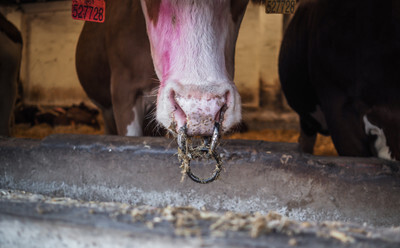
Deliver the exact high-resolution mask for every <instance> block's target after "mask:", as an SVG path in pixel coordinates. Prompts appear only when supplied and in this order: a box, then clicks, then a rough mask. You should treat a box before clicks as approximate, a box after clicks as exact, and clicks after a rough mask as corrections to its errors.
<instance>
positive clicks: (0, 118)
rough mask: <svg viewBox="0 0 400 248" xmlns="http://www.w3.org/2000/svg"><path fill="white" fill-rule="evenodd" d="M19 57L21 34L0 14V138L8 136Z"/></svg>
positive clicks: (19, 62)
mask: <svg viewBox="0 0 400 248" xmlns="http://www.w3.org/2000/svg"><path fill="white" fill-rule="evenodd" d="M21 56H22V37H21V33H20V32H19V31H18V29H17V28H16V27H15V26H14V25H13V24H12V23H11V22H9V21H8V20H7V19H6V18H5V17H4V16H3V15H2V14H1V13H0V136H9V135H10V125H11V120H12V112H13V109H14V104H15V98H16V94H17V80H18V75H19V69H20V65H21Z"/></svg>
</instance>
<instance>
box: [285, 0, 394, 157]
mask: <svg viewBox="0 0 400 248" xmlns="http://www.w3.org/2000/svg"><path fill="white" fill-rule="evenodd" d="M279 76H280V81H281V85H282V90H283V92H284V94H285V96H286V99H287V101H288V103H289V105H290V106H291V107H292V108H293V109H294V110H295V111H296V112H297V113H298V115H299V117H300V129H301V134H300V138H299V143H300V148H301V149H302V150H303V151H304V152H308V153H312V151H313V146H314V143H315V137H316V134H317V133H321V134H325V135H328V134H330V135H331V137H332V140H333V143H334V145H335V147H336V149H337V151H338V153H339V155H343V156H362V157H370V156H376V157H380V158H384V159H391V160H399V159H400V97H399V96H400V1H394V0H393V1H392V0H335V1H332V0H301V1H300V2H299V4H298V7H297V10H296V12H295V14H294V16H293V18H292V20H291V22H290V23H289V25H288V27H287V30H286V32H285V34H284V37H283V41H282V44H281V49H280V55H279Z"/></svg>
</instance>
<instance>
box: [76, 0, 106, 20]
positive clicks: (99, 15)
mask: <svg viewBox="0 0 400 248" xmlns="http://www.w3.org/2000/svg"><path fill="white" fill-rule="evenodd" d="M105 17H106V2H105V0H72V18H73V19H75V20H83V21H89V22H104V19H105Z"/></svg>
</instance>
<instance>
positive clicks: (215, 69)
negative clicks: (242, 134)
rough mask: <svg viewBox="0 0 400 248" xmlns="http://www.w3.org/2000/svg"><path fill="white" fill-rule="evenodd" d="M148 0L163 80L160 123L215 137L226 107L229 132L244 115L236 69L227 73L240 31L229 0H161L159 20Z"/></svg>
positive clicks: (156, 60) (157, 63)
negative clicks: (154, 18)
mask: <svg viewBox="0 0 400 248" xmlns="http://www.w3.org/2000/svg"><path fill="white" fill-rule="evenodd" d="M143 1H144V0H142V7H143V9H144V13H145V17H146V24H147V32H148V35H149V39H150V44H151V51H152V57H153V63H154V67H155V70H156V73H157V76H158V78H159V79H160V89H159V92H158V102H157V119H158V121H159V122H160V123H161V124H163V125H164V126H165V127H167V128H169V129H170V131H173V132H176V131H178V130H179V129H180V128H181V127H182V126H183V125H185V124H186V125H187V128H188V131H187V132H188V135H210V134H211V133H212V131H213V128H214V122H215V121H218V120H219V115H220V110H221V108H222V107H223V106H224V105H226V106H227V111H226V114H225V116H224V122H223V123H222V131H227V130H228V129H229V128H230V127H231V126H232V125H234V124H236V123H237V122H238V121H240V117H241V115H240V97H239V95H238V93H237V90H236V87H235V85H234V83H233V81H232V79H233V69H232V70H229V71H228V69H227V65H226V60H228V62H229V63H233V60H232V61H229V59H226V53H227V52H228V53H232V54H229V56H230V57H233V51H234V46H235V41H236V37H237V30H238V26H237V25H236V24H234V23H233V21H232V17H231V16H230V8H229V7H230V1H227V0H201V1H195V2H192V1H186V0H181V1H180V0H161V4H160V8H159V13H158V19H157V21H156V22H155V21H153V20H150V19H149V17H148V15H147V10H146V4H145V3H144V2H143ZM235 25H236V26H235ZM239 25H240V23H239ZM232 37H234V39H232ZM229 56H228V57H229ZM230 57H229V58H230ZM228 68H233V65H229V67H228ZM173 127H174V129H172V128H173Z"/></svg>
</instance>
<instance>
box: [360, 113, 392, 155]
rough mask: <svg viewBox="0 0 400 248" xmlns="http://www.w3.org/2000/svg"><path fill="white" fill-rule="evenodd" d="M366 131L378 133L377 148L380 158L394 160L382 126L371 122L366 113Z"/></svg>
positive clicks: (373, 133)
mask: <svg viewBox="0 0 400 248" xmlns="http://www.w3.org/2000/svg"><path fill="white" fill-rule="evenodd" d="M363 121H364V125H365V133H366V134H367V135H376V136H377V137H376V141H375V144H374V145H375V149H376V152H377V154H378V157H379V158H383V159H388V160H394V159H393V158H392V156H391V155H390V153H391V152H390V149H389V147H388V146H387V143H386V136H385V134H384V132H383V130H382V129H381V128H379V127H378V126H375V125H374V124H372V123H371V122H369V120H368V118H367V116H366V115H364V117H363Z"/></svg>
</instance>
